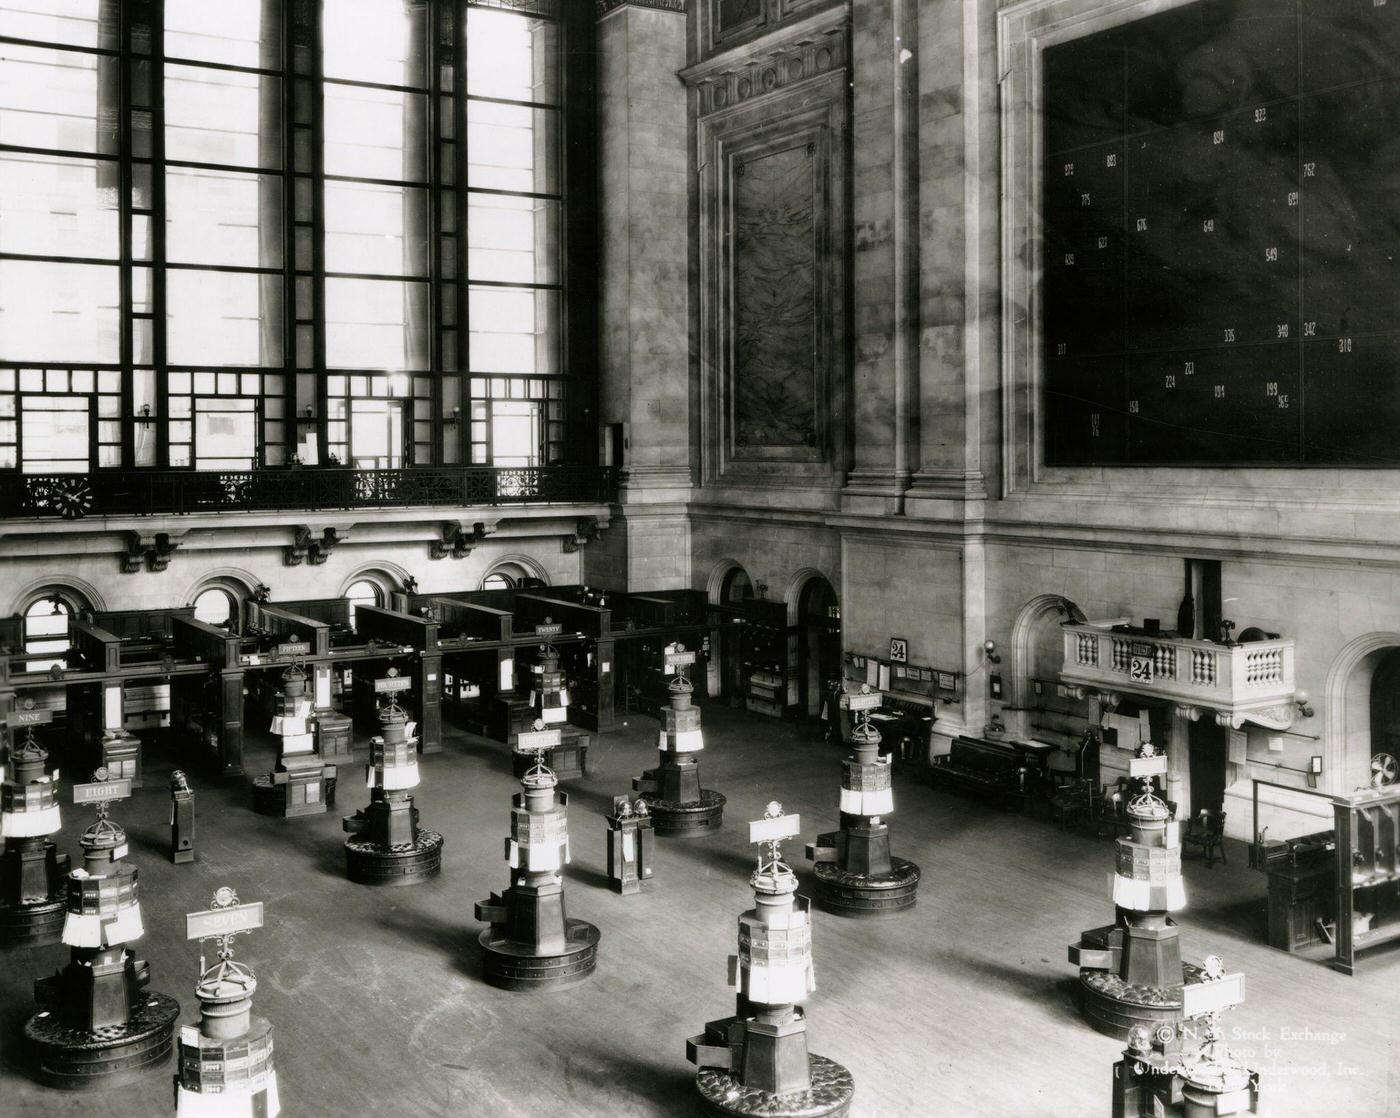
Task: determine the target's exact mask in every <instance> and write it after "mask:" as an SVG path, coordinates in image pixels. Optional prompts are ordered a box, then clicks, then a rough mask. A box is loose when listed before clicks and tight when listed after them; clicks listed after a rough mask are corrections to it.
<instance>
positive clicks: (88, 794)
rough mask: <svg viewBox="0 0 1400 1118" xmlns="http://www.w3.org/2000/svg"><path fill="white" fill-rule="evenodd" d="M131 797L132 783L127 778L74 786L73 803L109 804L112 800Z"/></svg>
mask: <svg viewBox="0 0 1400 1118" xmlns="http://www.w3.org/2000/svg"><path fill="white" fill-rule="evenodd" d="M130 795H131V781H130V780H128V779H125V778H123V779H121V780H101V781H94V782H93V783H91V784H75V785H73V802H74V803H75V804H99V803H107V802H108V801H110V800H124V799H126V798H127V797H128V796H130Z"/></svg>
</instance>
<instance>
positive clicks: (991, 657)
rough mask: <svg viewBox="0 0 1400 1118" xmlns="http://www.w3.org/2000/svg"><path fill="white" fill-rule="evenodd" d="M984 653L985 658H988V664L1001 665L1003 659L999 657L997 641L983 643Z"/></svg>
mask: <svg viewBox="0 0 1400 1118" xmlns="http://www.w3.org/2000/svg"><path fill="white" fill-rule="evenodd" d="M982 653H983V655H984V656H986V657H987V662H988V663H990V664H1000V663H1001V657H1000V656H998V655H997V642H996V641H985V642H983V644H982Z"/></svg>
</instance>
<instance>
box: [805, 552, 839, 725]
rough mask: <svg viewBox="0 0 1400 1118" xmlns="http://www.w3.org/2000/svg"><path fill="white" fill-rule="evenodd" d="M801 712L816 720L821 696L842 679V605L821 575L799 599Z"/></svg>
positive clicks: (819, 710)
mask: <svg viewBox="0 0 1400 1118" xmlns="http://www.w3.org/2000/svg"><path fill="white" fill-rule="evenodd" d="M796 605H797V609H796V614H797V617H796V622H797V686H798V694H797V700H798V711H799V713H800V714H802V715H803V716H805V717H811V718H815V717H816V716H817V715H819V714H820V713H821V705H822V696H823V695H824V694H825V693H826V691H827V690H828V689H829V688H828V685H829V684H830V682H831V681H832V680H834V679H839V678H840V676H841V604H840V602H839V601H838V600H837V597H836V591H835V589H833V588H832V585H831V583H830V582H828V581H827V580H826V579H825V578H824V577H823V576H821V575H812V576H811V577H809V578H808V579H807V580H806V581H805V582H804V583H803V584H802V589H801V591H800V592H799V594H798V597H797V603H796Z"/></svg>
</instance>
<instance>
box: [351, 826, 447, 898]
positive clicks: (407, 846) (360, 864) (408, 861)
mask: <svg viewBox="0 0 1400 1118" xmlns="http://www.w3.org/2000/svg"><path fill="white" fill-rule="evenodd" d="M440 869H442V836H441V835H440V834H438V833H437V832H436V831H429V830H427V829H426V828H423V829H420V830H419V832H418V840H417V841H416V842H405V843H400V844H399V845H397V846H381V845H380V844H378V843H374V842H365V841H364V840H363V839H358V838H348V839H346V840H345V876H346V877H348V878H349V879H350V880H351V881H353V882H355V883H356V884H357V885H416V884H417V883H418V882H420V881H426V880H427V879H428V878H430V877H433V876H434V875H435V874H437V872H438V871H439V870H440Z"/></svg>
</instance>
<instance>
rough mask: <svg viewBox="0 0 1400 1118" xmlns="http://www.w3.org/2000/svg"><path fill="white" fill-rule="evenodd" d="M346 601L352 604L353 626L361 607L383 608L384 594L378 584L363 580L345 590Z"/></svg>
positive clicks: (351, 617)
mask: <svg viewBox="0 0 1400 1118" xmlns="http://www.w3.org/2000/svg"><path fill="white" fill-rule="evenodd" d="M345 600H346V601H347V602H349V603H350V624H351V625H353V624H355V610H356V609H358V608H359V607H360V606H382V605H383V604H384V593H383V591H382V590H380V588H379V584H378V583H376V582H371V581H370V580H369V579H367V578H362V579H358V580H357V581H355V582H352V583H351V584H350V585H349V586H347V587H346V588H345Z"/></svg>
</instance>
